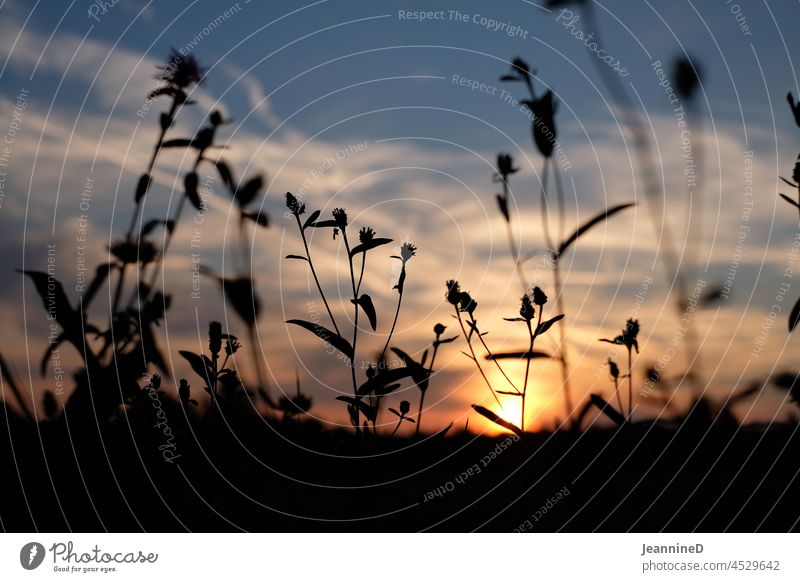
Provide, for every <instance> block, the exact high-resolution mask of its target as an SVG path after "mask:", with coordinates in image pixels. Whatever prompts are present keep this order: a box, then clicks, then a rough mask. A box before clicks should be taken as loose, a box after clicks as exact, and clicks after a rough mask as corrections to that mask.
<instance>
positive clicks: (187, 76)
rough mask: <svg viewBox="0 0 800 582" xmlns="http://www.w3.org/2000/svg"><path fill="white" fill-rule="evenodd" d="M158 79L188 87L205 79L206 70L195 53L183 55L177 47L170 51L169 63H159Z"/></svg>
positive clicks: (179, 86)
mask: <svg viewBox="0 0 800 582" xmlns="http://www.w3.org/2000/svg"><path fill="white" fill-rule="evenodd" d="M158 69H159V71H160V73H159V74H158V75H156V78H157V79H160V80H161V81H166V82H167V83H169V84H170V85H173V86H175V87H178V88H179V89H186V88H188V87H190V86H192V85H194V84H196V83H200V81H202V79H203V74H204V71H203V69H202V68H200V65H199V64H198V63H197V59H196V58H195V57H194V55H181V54H180V53H179V52H178V51H176V50H175V49H172V51H171V52H170V58H169V63H167V64H166V65H159V66H158Z"/></svg>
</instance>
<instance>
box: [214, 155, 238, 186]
mask: <svg viewBox="0 0 800 582" xmlns="http://www.w3.org/2000/svg"><path fill="white" fill-rule="evenodd" d="M214 165H215V166H216V167H217V173H218V174H219V177H220V178H221V179H222V183H223V184H225V186H227V188H228V189H229V190H233V182H234V180H233V172H231V168H230V166H228V163H227V162H225V161H224V160H217V161H216V162H214Z"/></svg>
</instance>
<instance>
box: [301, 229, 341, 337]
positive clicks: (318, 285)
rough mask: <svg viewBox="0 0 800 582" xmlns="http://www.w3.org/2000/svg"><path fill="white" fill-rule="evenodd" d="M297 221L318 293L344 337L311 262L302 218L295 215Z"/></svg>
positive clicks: (333, 322) (337, 329)
mask: <svg viewBox="0 0 800 582" xmlns="http://www.w3.org/2000/svg"><path fill="white" fill-rule="evenodd" d="M294 218H295V220H296V221H297V228H298V229H300V237H301V238H302V239H303V248H305V251H306V259H308V266H309V267H310V268H311V275H312V276H313V277H314V282H315V283H316V284H317V291H319V296H320V297H321V298H322V303H324V304H325V309H326V310H327V312H328V317H330V318H331V324H333V329H334V330H336V333H337V334H338V335H342V334H341V332H340V331H339V326H338V325H336V319H335V318H334V317H333V312H332V311H331V306H330V305H328V299H327V298H326V297H325V292H324V291H323V290H322V285H321V284H320V282H319V277H318V276H317V270H316V269H315V268H314V261H312V260H311V251H310V250H309V248H308V240H307V239H306V232H305V231H304V230H303V225H302V224H301V223H300V217H299V216H298V215H295V217H294Z"/></svg>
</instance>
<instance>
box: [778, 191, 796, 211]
mask: <svg viewBox="0 0 800 582" xmlns="http://www.w3.org/2000/svg"><path fill="white" fill-rule="evenodd" d="M780 197H781V198H783V199H784V200H786V202H788V203H789V204H791V205H792V206H794V207H795V208H800V205H798V204H797V201H796V200H792V199H791V198H789V197H788V196H787V195H786V194H781V195H780Z"/></svg>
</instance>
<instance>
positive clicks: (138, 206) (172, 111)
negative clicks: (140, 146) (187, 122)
mask: <svg viewBox="0 0 800 582" xmlns="http://www.w3.org/2000/svg"><path fill="white" fill-rule="evenodd" d="M178 107H180V103H179V102H178V99H177V97H176V98H173V100H172V105H171V106H170V108H169V113H168V115H169V121H170V122H169V123H168V124H165V127H162V128H161V133H160V134H159V136H158V141H157V142H156V145H155V147H153V153H152V154H150V161H149V162H148V164H147V171H146V172H145V173H146V174H147V175H148V176H151V177H152V174H153V168H155V166H156V160H157V159H158V154H159V153H161V146H162V145H163V144H164V138H165V137H166V136H167V131H168V130H169V128H170V127H172V123H173V122H174V121H175V114H176V113H177V111H178ZM142 200H144V196H142V197H140V199H139V201H137V202H136V207H135V208H134V210H133V217H132V218H131V224H130V226H129V227H128V239H129V240H130V239H132V238H133V229H134V228H136V221H137V220H138V219H139V213H140V212H141V208H142Z"/></svg>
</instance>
